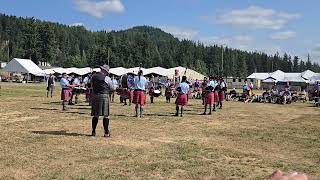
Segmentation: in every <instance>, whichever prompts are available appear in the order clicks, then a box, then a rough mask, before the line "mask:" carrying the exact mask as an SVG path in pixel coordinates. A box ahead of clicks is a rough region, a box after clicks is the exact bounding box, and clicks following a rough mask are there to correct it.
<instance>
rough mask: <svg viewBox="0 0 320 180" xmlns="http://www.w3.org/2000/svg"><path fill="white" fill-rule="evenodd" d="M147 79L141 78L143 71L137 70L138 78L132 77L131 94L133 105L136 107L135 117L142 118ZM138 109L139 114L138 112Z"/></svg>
mask: <svg viewBox="0 0 320 180" xmlns="http://www.w3.org/2000/svg"><path fill="white" fill-rule="evenodd" d="M146 84H147V79H146V78H145V77H144V76H143V71H142V70H139V72H138V76H136V77H134V92H133V101H132V102H133V103H134V104H135V105H136V107H135V111H136V117H139V115H140V118H142V117H143V111H144V106H145V104H146V96H145V90H146ZM139 107H140V112H139Z"/></svg>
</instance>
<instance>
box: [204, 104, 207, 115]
mask: <svg viewBox="0 0 320 180" xmlns="http://www.w3.org/2000/svg"><path fill="white" fill-rule="evenodd" d="M205 113H207V105H204V114H205Z"/></svg>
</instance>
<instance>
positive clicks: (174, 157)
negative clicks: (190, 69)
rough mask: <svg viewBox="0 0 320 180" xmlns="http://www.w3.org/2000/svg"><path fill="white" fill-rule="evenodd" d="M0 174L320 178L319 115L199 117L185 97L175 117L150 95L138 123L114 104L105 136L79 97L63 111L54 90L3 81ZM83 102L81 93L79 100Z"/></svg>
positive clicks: (250, 107) (278, 108)
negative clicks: (285, 174) (290, 174)
mask: <svg viewBox="0 0 320 180" xmlns="http://www.w3.org/2000/svg"><path fill="white" fill-rule="evenodd" d="M1 86H2V89H1V96H0V103H1V106H0V107H1V108H0V145H1V146H0V179H168V178H169V179H265V178H266V177H267V176H268V175H269V174H270V173H271V172H272V171H273V170H275V169H282V170H285V171H293V170H295V171H303V172H305V173H307V174H309V175H310V176H311V177H313V178H314V179H318V178H320V166H319V164H320V151H319V149H320V140H319V137H320V131H319V130H320V122H319V121H320V118H319V116H320V111H319V109H317V108H315V107H310V106H311V104H299V103H298V104H292V105H287V106H282V105H271V104H243V103H238V102H228V103H226V104H225V107H224V109H223V110H219V111H217V112H215V113H214V115H213V116H200V115H199V114H201V113H202V111H203V110H202V107H201V106H200V104H201V102H200V101H198V100H191V104H190V105H189V106H188V107H187V111H186V115H185V116H184V117H183V118H175V117H172V115H173V113H174V111H175V108H174V104H172V103H171V104H166V103H165V101H164V99H162V98H160V99H156V103H155V104H152V105H150V104H148V105H147V107H146V110H145V112H146V116H145V118H143V119H136V118H134V117H133V113H134V107H133V106H132V107H129V106H122V105H120V104H118V103H114V104H112V114H113V115H112V117H111V122H110V126H111V133H112V138H111V139H108V140H106V139H104V138H102V135H103V131H102V122H101V121H100V122H99V125H98V127H99V129H98V131H97V132H98V137H96V138H92V137H88V136H87V135H89V134H90V132H91V129H90V127H91V119H90V116H89V113H90V107H88V106H87V105H86V104H85V103H81V104H80V105H78V106H73V107H71V110H70V111H69V112H63V111H61V105H60V101H59V92H57V94H56V95H55V97H54V98H53V99H50V98H46V97H45V87H44V86H43V85H42V86H41V85H22V84H7V83H5V84H1ZM82 100H83V99H82Z"/></svg>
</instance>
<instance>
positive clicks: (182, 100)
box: [175, 94, 188, 106]
mask: <svg viewBox="0 0 320 180" xmlns="http://www.w3.org/2000/svg"><path fill="white" fill-rule="evenodd" d="M175 103H176V105H178V106H186V105H187V104H188V94H178V97H177V99H176V102H175Z"/></svg>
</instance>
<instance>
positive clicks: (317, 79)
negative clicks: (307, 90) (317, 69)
mask: <svg viewBox="0 0 320 180" xmlns="http://www.w3.org/2000/svg"><path fill="white" fill-rule="evenodd" d="M317 82H320V74H319V75H315V76H312V77H310V79H309V83H310V84H316V83H317Z"/></svg>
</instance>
